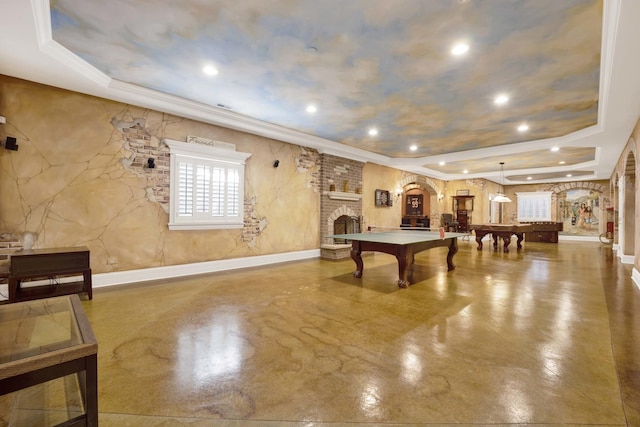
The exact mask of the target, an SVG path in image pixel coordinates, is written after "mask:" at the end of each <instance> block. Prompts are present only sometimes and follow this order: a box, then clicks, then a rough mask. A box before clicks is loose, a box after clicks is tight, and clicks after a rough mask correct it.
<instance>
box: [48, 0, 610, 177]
mask: <svg viewBox="0 0 640 427" xmlns="http://www.w3.org/2000/svg"><path fill="white" fill-rule="evenodd" d="M602 17H603V4H602V1H601V0H562V1H558V0H469V1H466V0H387V1H383V0H378V1H372V0H322V1H318V0H269V1H264V0H259V1H258V0H238V1H233V2H230V1H222V0H188V1H174V2H172V1H166V0H110V1H98V0H90V1H88V0H52V1H51V23H52V30H53V39H54V40H55V41H57V42H58V43H60V44H61V45H63V46H65V47H66V48H67V49H69V50H70V51H71V52H73V53H75V54H76V55H78V56H80V57H81V58H83V59H84V60H85V61H87V62H88V63H89V64H91V65H93V66H94V67H95V68H97V69H98V70H100V71H102V72H103V73H105V74H106V75H108V76H110V77H111V78H113V79H116V80H120V81H123V82H127V83H131V84H134V85H138V86H141V87H145V88H150V89H154V90H156V91H159V92H162V93H166V94H170V95H175V96H179V97H182V98H186V99H190V100H195V101H198V102H201V103H203V104H206V105H209V106H214V107H216V106H217V107H219V108H221V109H225V110H230V111H232V112H234V113H237V114H240V115H243V116H248V117H252V118H255V119H259V120H261V121H264V122H268V123H273V124H276V125H280V126H283V127H286V128H290V129H294V130H297V131H301V132H304V133H307V134H311V135H315V136H319V137H321V138H325V139H327V140H330V141H335V142H338V143H341V144H345V145H348V146H350V147H354V148H358V149H362V150H366V151H369V152H372V153H376V154H380V155H384V156H388V157H390V158H425V159H427V160H426V161H425V164H424V166H425V167H427V168H430V169H432V170H435V171H440V172H443V173H449V172H451V171H453V170H454V169H453V168H457V169H458V170H459V169H460V168H462V167H463V165H459V164H455V163H454V164H448V165H446V166H441V165H438V164H437V162H435V161H434V162H429V161H428V158H429V157H431V156H436V157H437V156H442V155H445V154H449V153H460V152H465V151H469V150H478V149H485V148H490V147H496V146H508V145H510V144H516V143H520V142H523V141H537V140H545V139H548V138H557V137H563V136H565V135H569V134H571V133H573V132H576V131H579V130H581V129H585V128H588V127H590V126H593V125H595V124H596V123H597V122H598V102H599V98H598V97H599V81H600V47H601V42H602V40H601V38H602ZM460 42H462V43H465V44H466V45H467V46H468V51H467V52H466V53H465V54H462V55H459V56H456V55H453V54H452V53H451V50H452V48H453V46H454V45H456V43H460ZM207 65H209V66H212V67H215V69H216V70H217V75H213V76H211V75H207V74H205V73H203V72H202V70H203V67H205V66H207ZM500 94H504V95H506V96H507V97H508V102H506V103H505V104H503V105H497V104H496V103H495V102H494V100H495V98H496V96H498V95H500ZM309 105H313V106H315V107H316V108H317V111H316V112H315V113H310V112H308V111H307V107H308V106H309ZM522 124H526V125H527V126H528V127H529V129H528V130H527V131H526V132H519V131H518V130H517V128H518V126H520V125H522ZM372 128H375V129H376V130H377V135H370V134H369V130H370V129H372ZM411 146H414V148H415V150H412V149H411ZM567 153H568V154H567V158H566V161H576V160H575V159H578V160H579V161H578V162H580V161H589V160H593V158H594V156H595V150H593V149H579V148H576V150H573V152H572V151H571V150H567ZM569 153H570V154H569ZM538 154H539V153H537V152H536V151H535V150H532V151H531V152H528V153H523V154H522V155H520V156H518V155H512V156H511V157H510V158H509V159H508V160H505V159H504V158H503V159H498V158H496V157H495V156H489V157H487V158H486V159H475V160H474V162H473V164H474V165H476V167H477V168H478V170H481V168H485V169H487V168H491V169H492V170H495V169H496V166H497V164H498V162H499V161H507V162H508V164H511V163H517V162H519V164H521V165H522V166H523V167H529V166H528V165H529V164H530V162H531V161H533V162H537V163H538V164H541V165H543V166H544V159H542V157H540V156H539V155H538ZM545 155H546V154H545ZM569 157H570V158H569ZM554 162H555V163H557V161H556V157H554V158H553V159H550V163H548V164H547V165H549V164H553V163H554ZM466 166H469V165H465V167H466Z"/></svg>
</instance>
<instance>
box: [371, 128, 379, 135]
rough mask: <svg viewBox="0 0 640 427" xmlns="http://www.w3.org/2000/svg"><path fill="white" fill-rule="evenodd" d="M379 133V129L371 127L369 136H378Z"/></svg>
mask: <svg viewBox="0 0 640 427" xmlns="http://www.w3.org/2000/svg"><path fill="white" fill-rule="evenodd" d="M377 134H378V129H376V128H371V129H369V136H376V135H377Z"/></svg>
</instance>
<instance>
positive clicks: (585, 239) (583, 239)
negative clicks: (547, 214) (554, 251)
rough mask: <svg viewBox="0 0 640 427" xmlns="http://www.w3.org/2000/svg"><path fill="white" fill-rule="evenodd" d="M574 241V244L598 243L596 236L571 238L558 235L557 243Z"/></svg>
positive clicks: (566, 235)
mask: <svg viewBox="0 0 640 427" xmlns="http://www.w3.org/2000/svg"><path fill="white" fill-rule="evenodd" d="M563 240H565V241H576V242H599V241H600V238H599V237H597V236H572V235H570V234H558V241H563Z"/></svg>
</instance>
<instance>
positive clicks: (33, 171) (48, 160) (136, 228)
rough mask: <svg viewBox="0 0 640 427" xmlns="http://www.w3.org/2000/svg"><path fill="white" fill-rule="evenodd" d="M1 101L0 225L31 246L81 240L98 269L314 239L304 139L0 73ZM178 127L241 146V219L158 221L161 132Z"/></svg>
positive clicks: (311, 164)
mask: <svg viewBox="0 0 640 427" xmlns="http://www.w3.org/2000/svg"><path fill="white" fill-rule="evenodd" d="M0 111H2V115H3V116H5V117H6V118H7V123H6V124H5V125H3V128H2V129H3V131H4V132H6V134H7V135H11V136H15V137H17V138H18V144H19V146H20V150H19V151H9V150H1V151H0V194H2V198H1V199H0V231H2V232H6V233H13V234H18V235H25V234H26V233H30V234H31V235H33V236H35V241H34V246H33V247H34V248H46V247H61V246H87V247H88V248H89V249H90V251H91V267H92V270H93V272H94V273H105V272H111V271H124V270H133V269H142V268H148V267H160V266H169V265H179V264H188V263H195V262H206V261H213V260H222V259H231V258H241V257H249V256H254V255H268V254H275V253H285V252H294V251H305V250H316V249H318V247H319V246H320V239H319V236H320V232H319V223H320V221H319V210H320V193H319V192H320V188H321V187H320V183H319V181H320V156H319V154H318V153H317V151H315V150H310V149H307V148H304V147H301V146H299V145H294V144H289V143H285V142H282V141H277V140H273V139H269V138H266V137H260V136H256V135H252V134H248V133H245V132H240V131H236V130H233V129H228V128H224V127H220V126H215V125H211V124H207V123H203V122H198V121H195V120H190V119H186V118H181V117H177V116H173V115H169V114H165V113H162V112H158V111H153V110H148V109H145V108H140V107H135V106H131V105H126V104H123V103H119V102H115V101H110V100H105V99H101V98H96V97H92V96H87V95H83V94H80V93H76V92H71V91H66V90H63V89H57V88H52V87H49V86H44V85H40V84H37V83H32V82H27V81H24V80H20V79H14V78H11V77H7V76H2V75H0ZM189 135H194V136H199V137H202V138H206V139H213V140H218V141H224V142H229V143H233V144H235V145H236V147H237V149H238V151H243V152H248V153H251V157H250V158H249V159H248V160H247V164H246V168H245V208H246V211H245V227H244V229H231V230H195V231H186V230H177V231H170V230H168V227H167V224H168V214H167V210H168V209H167V206H168V198H167V194H168V181H167V180H168V167H169V160H168V150H167V148H166V147H165V146H164V144H163V143H162V140H163V139H165V138H168V139H174V140H178V141H186V140H187V137H188V136H189ZM149 157H153V158H154V159H155V163H156V168H154V169H149V168H147V167H146V162H147V159H148V158H149ZM276 159H278V160H279V161H280V164H279V167H278V168H274V167H273V162H274V160H276ZM292 230H296V232H295V238H292V237H291V236H292V233H291V231H292Z"/></svg>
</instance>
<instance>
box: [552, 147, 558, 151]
mask: <svg viewBox="0 0 640 427" xmlns="http://www.w3.org/2000/svg"><path fill="white" fill-rule="evenodd" d="M551 151H560V147H551Z"/></svg>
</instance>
